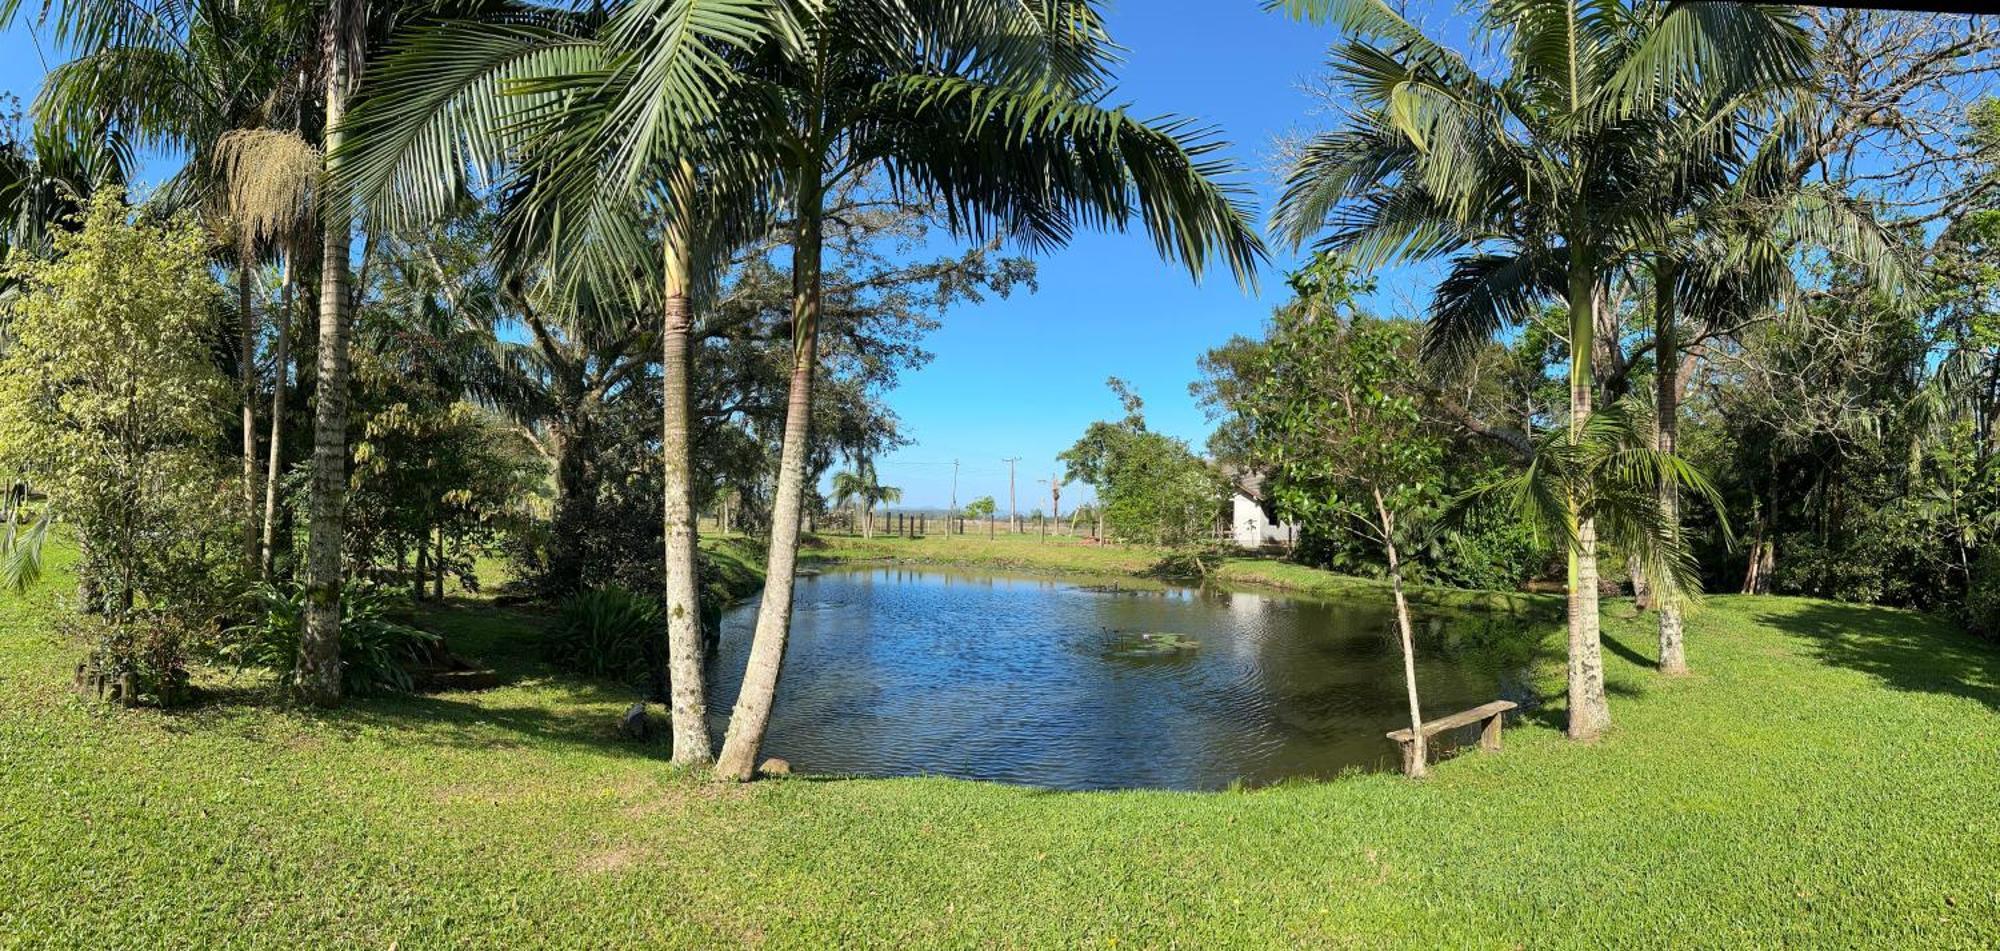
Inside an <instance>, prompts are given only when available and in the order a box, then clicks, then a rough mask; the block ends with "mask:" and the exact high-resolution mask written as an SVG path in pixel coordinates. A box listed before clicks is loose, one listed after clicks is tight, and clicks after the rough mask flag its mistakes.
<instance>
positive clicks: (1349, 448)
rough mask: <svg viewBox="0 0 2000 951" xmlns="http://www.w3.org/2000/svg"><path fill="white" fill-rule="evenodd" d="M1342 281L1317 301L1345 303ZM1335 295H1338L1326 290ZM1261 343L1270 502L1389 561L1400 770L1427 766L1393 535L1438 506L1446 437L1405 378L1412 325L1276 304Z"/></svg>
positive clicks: (1258, 425)
mask: <svg viewBox="0 0 2000 951" xmlns="http://www.w3.org/2000/svg"><path fill="white" fill-rule="evenodd" d="M1353 290H1354V287H1353V286H1352V285H1350V284H1347V283H1346V282H1345V281H1344V280H1342V281H1339V282H1338V286H1337V289H1334V290H1333V292H1332V293H1329V294H1327V295H1326V296H1325V297H1324V298H1323V299H1322V300H1323V303H1324V304H1328V305H1338V306H1345V305H1346V304H1348V303H1349V302H1350V301H1351V299H1352V298H1351V295H1352V291H1353ZM1336 295H1337V296H1336ZM1279 321H1280V325H1279V326H1278V327H1276V328H1274V331H1273V333H1272V335H1271V343H1270V344H1269V345H1268V346H1267V347H1265V348H1264V349H1263V352H1262V354H1261V360H1260V362H1259V369H1260V370H1261V371H1262V372H1261V374H1260V377H1261V380H1262V383H1261V384H1260V386H1259V388H1258V390H1259V391H1258V393H1257V394H1256V396H1255V398H1254V400H1255V405H1256V406H1257V408H1258V409H1257V415H1256V417H1255V420H1254V422H1255V433H1256V435H1255V439H1256V441H1257V443H1258V446H1259V448H1260V450H1261V451H1260V452H1259V453H1258V455H1259V456H1260V457H1261V458H1264V459H1268V460H1270V462H1271V464H1272V471H1271V477H1272V482H1273V485H1274V486H1275V490H1274V496H1275V498H1274V501H1275V502H1276V503H1277V508H1278V510H1279V511H1280V512H1281V513H1284V514H1285V515H1286V516H1287V517H1288V518H1296V519H1303V520H1311V521H1314V522H1319V523H1322V524H1323V523H1327V522H1336V523H1338V524H1340V525H1341V526H1342V527H1343V528H1345V529H1346V530H1348V531H1351V532H1354V533H1355V534H1357V535H1359V536H1361V537H1362V538H1365V539H1367V540H1368V541H1369V542H1370V543H1371V544H1374V545H1378V546H1380V548H1381V551H1382V554H1383V555H1384V557H1386V558H1387V560H1388V563H1389V581H1390V590H1391V591H1392V592H1393V594H1394V598H1395V605H1396V627H1397V630H1398V632H1399V633H1400V634H1401V637H1402V647H1403V678H1404V686H1405V688H1406V692H1407V693H1408V696H1409V707H1410V733H1411V737H1412V739H1411V743H1412V751H1411V757H1410V759H1409V760H1408V762H1407V763H1406V769H1407V771H1408V772H1409V774H1410V775H1411V776H1422V775H1424V773H1425V772H1426V770H1427V768H1428V766H1427V759H1426V757H1427V756H1428V753H1427V750H1426V749H1425V747H1426V742H1425V737H1424V732H1423V722H1424V718H1423V714H1422V711H1421V709H1420V707H1419V704H1418V699H1417V667H1416V649H1415V644H1414V635H1413V634H1412V632H1411V627H1410V609H1409V604H1408V602H1407V601H1406V600H1405V598H1404V595H1403V561H1402V558H1401V556H1400V554H1399V551H1398V545H1399V542H1401V543H1404V544H1407V542H1408V540H1409V538H1410V532H1411V530H1412V529H1413V528H1414V527H1416V523H1417V522H1418V521H1419V520H1420V519H1423V518H1425V517H1430V516H1434V515H1435V514H1436V512H1437V510H1438V508H1439V507H1440V503H1441V501H1442V499H1440V497H1439V489H1440V484H1439V481H1438V474H1439V469H1440V468H1441V461H1442V457H1443V456H1444V453H1445V451H1446V445H1447V441H1446V439H1445V438H1444V436H1443V434H1442V433H1441V432H1439V430H1438V428H1437V427H1435V426H1434V425H1432V424H1431V423H1430V421H1429V420H1428V419H1426V417H1425V414H1424V413H1423V411H1422V409H1421V401H1422V400H1423V394H1422V393H1421V392H1420V391H1418V390H1417V389H1416V388H1415V387H1413V386H1412V385H1411V384H1410V382H1409V371H1408V364H1407V363H1406V360H1405V358H1406V355H1407V354H1408V353H1409V351H1410V346H1409V344H1410V343H1412V342H1413V341H1414V339H1415V337H1416V333H1415V330H1416V328H1415V327H1414V325H1409V324H1396V323H1384V322H1377V321H1370V320H1360V319H1354V318H1353V317H1352V315H1349V314H1343V313H1341V312H1340V311H1339V310H1337V309H1336V308H1335V306H1317V307H1311V308H1294V309H1291V310H1288V311H1283V312H1281V315H1280V317H1279Z"/></svg>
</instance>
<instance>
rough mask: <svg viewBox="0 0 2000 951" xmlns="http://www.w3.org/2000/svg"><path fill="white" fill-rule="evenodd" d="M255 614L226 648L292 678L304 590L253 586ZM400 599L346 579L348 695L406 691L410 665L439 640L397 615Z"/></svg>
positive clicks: (344, 680)
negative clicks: (399, 618) (254, 587)
mask: <svg viewBox="0 0 2000 951" xmlns="http://www.w3.org/2000/svg"><path fill="white" fill-rule="evenodd" d="M253 596H254V598H255V605H254V610H255V612H256V613H255V616H254V617H253V619H252V620H250V621H249V622H247V623H245V624H242V625H239V626H237V627H235V628H232V629H231V630H230V631H229V632H228V634H227V636H228V639H229V645H228V651H229V653H230V654H232V655H233V656H234V657H235V659H236V662H237V663H238V664H242V665H245V666H257V667H265V668H269V669H271V670H273V671H276V672H277V674H278V679H279V680H280V682H282V683H286V684H290V683H293V682H294V681H295V680H296V679H297V675H298V663H299V639H300V638H301V637H302V636H303V634H304V632H305V614H306V600H305V599H306V594H305V591H304V589H303V588H302V587H300V586H296V585H286V586H279V585H270V584H262V585H258V586H257V587H256V589H255V590H254V591H253ZM403 610H404V607H403V603H402V602H401V601H400V600H399V599H398V598H397V596H396V595H395V594H393V593H391V592H389V591H387V590H384V589H381V588H376V587H371V586H368V585H364V584H361V583H359V582H355V581H351V580H350V581H349V583H348V584H347V586H346V588H345V589H344V590H343V591H342V593H341V596H340V683H341V691H342V692H343V694H345V695H347V696H370V695H375V694H386V693H408V692H410V689H411V680H410V668H411V666H413V665H415V664H417V663H420V662H422V661H423V660H424V659H425V658H426V657H427V656H428V654H429V652H430V651H432V650H433V649H435V648H436V646H437V645H438V644H439V638H438V636H437V635H436V634H432V633H430V632H429V631H425V630H423V629H421V628H418V627H416V626H414V625H412V624H408V623H405V622H404V621H401V620H398V616H399V615H400V614H401V613H402V611H403Z"/></svg>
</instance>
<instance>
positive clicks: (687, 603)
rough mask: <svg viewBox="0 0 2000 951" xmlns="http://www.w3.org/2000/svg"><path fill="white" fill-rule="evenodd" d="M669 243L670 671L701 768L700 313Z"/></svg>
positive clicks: (681, 740)
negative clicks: (692, 411)
mask: <svg viewBox="0 0 2000 951" xmlns="http://www.w3.org/2000/svg"><path fill="white" fill-rule="evenodd" d="M667 243H668V247H669V253H668V259H667V286H666V307H665V312H664V313H663V314H662V328H661V334H660V343H661V353H660V366H661V373H660V385H661V388H662V392H661V400H660V402H661V405H662V407H663V414H662V415H663V419H662V420H661V427H660V432H661V437H660V455H661V459H662V462H663V469H664V472H665V476H664V482H665V488H666V513H665V517H666V538H667V566H666V567H667V672H668V682H669V684H670V689H671V691H672V700H673V729H674V765H676V766H700V765H703V764H706V763H708V762H709V761H710V760H712V759H714V753H713V751H712V750H711V749H710V745H709V737H708V696H707V691H706V684H705V683H704V681H703V677H702V670H701V660H702V656H701V655H702V649H701V647H702V640H701V586H700V585H699V584H698V583H697V582H698V579H697V578H696V576H695V545H696V539H695V523H694V519H695V514H694V461H693V458H692V453H691V450H690V442H691V440H690V439H689V425H690V424H689V404H690V402H691V401H690V399H689V392H690V380H689V378H688V377H689V373H690V371H691V370H692V367H693V364H694V361H693V359H692V348H693V345H694V313H693V309H692V308H691V307H690V306H689V303H688V270H689V266H690V261H689V256H688V248H687V243H686V241H685V240H674V239H672V238H670V239H669V240H668V242H667ZM787 445H790V444H789V443H787Z"/></svg>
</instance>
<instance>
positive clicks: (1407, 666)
mask: <svg viewBox="0 0 2000 951" xmlns="http://www.w3.org/2000/svg"><path fill="white" fill-rule="evenodd" d="M1374 491H1375V515H1376V517H1377V518H1379V519H1380V520H1381V524H1382V546H1383V550H1384V551H1385V552H1386V553H1387V554H1388V556H1389V588H1390V590H1391V591H1392V592H1394V593H1395V596H1396V629H1397V631H1398V632H1399V633H1401V634H1402V636H1403V685H1404V687H1405V688H1407V689H1408V692H1409V695H1410V758H1409V760H1408V761H1406V762H1405V763H1404V764H1403V772H1404V774H1405V775H1408V776H1410V777H1411V778H1413V779H1414V778H1418V777H1421V776H1423V775H1425V774H1426V773H1429V772H1430V750H1429V749H1428V747H1429V745H1430V744H1429V743H1428V742H1426V741H1425V738H1424V714H1423V710H1422V709H1421V708H1419V707H1418V705H1417V648H1416V637H1415V636H1414V635H1413V634H1412V633H1411V632H1410V603H1409V601H1407V600H1405V599H1404V597H1403V563H1402V560H1401V559H1400V558H1398V557H1397V554H1396V518H1395V516H1393V515H1390V514H1389V506H1388V504H1387V503H1386V502H1384V501H1383V500H1382V490H1381V489H1376V490H1374Z"/></svg>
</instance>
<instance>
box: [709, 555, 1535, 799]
mask: <svg viewBox="0 0 2000 951" xmlns="http://www.w3.org/2000/svg"><path fill="white" fill-rule="evenodd" d="M797 598H798V600H797V612H796V616H795V620H794V622H793V625H792V638H791V646H790V649H789V652H788V653H787V656H786V660H785V670H786V675H785V679H784V680H783V682H782V683H781V684H780V686H779V690H778V703H777V709H776V710H775V711H774V713H773V716H772V720H771V729H770V734H769V741H768V743H767V744H766V746H765V749H766V751H767V752H768V754H769V755H772V756H781V757H784V758H785V759H787V760H789V761H791V763H792V765H793V767H794V768H795V769H798V770H800V771H803V772H812V773H837V774H853V775H863V776H913V775H945V776H956V777H961V778H966V779H987V780H996V781H1000V782H1009V783H1025V784H1030V785H1036V786H1048V787H1054V788H1061V789H1118V788H1133V787H1149V788H1166V789H1218V788H1223V787H1226V786H1228V785H1230V784H1231V783H1233V782H1239V781H1240V782H1242V783H1245V784H1249V785H1261V784H1266V783H1271V782H1275V781H1278V780H1281V779H1286V778H1290V777H1296V776H1307V777H1323V776H1331V775H1333V774H1336V773H1338V772H1340V771H1341V770H1343V769H1347V768H1356V767H1358V768H1362V769H1384V768H1393V766H1394V760H1395V755H1394V754H1395V750H1394V749H1393V747H1392V746H1391V745H1390V743H1389V741H1388V740H1387V739H1385V738H1384V737H1383V733H1385V732H1386V731H1389V730H1393V729H1396V728H1398V727H1401V726H1408V725H1409V720H1408V713H1407V712H1406V708H1405V707H1404V706H1403V703H1404V700H1403V685H1402V659H1401V656H1400V654H1399V653H1398V651H1397V648H1396V641H1395V638H1394V622H1393V617H1392V615H1391V614H1390V612H1389V607H1388V603H1387V601H1386V600H1383V601H1380V602H1377V601H1374V600H1367V599H1357V600H1343V601H1339V602H1327V601H1315V600H1306V599H1297V598H1289V597H1281V596H1276V595H1268V594H1252V593H1246V592H1240V591H1215V590H1188V589H1177V590H1168V591H1164V592H1147V591H1138V592H1134V591H1107V590H1103V589H1094V588H1086V587H1084V586H1080V585H1077V584H1073V583H1066V582H1060V581H1050V580H1046V579H1035V578H1024V577H1015V576H1008V575H996V574H992V573H985V572H966V571H957V570H951V569H910V568H880V569H858V570H850V571H836V572H829V573H826V574H822V575H818V576H816V577H809V578H801V579H800V580H799V586H798V595H797ZM755 615H756V610H755V607H754V605H745V606H742V607H739V608H737V609H735V610H733V611H732V612H731V613H730V614H729V616H728V617H727V618H726V620H725V621H724V624H723V634H722V645H721V651H720V656H719V658H718V660H719V663H718V664H717V665H716V667H715V668H714V675H715V677H716V678H717V680H716V683H715V684H714V694H713V709H714V710H716V711H717V713H718V715H726V713H727V711H728V710H729V708H730V706H731V705H732V704H733V703H734V702H735V698H736V692H737V688H738V685H739V681H740V679H741V675H742V670H743V661H744V655H745V653H746V652H747V651H748V649H749V643H750V633H751V628H752V626H753V624H754V620H755ZM1495 630H1496V629H1495V628H1494V626H1493V624H1491V623H1490V622H1480V621H1465V620H1453V621H1442V620H1437V619H1430V620H1428V621H1426V620H1425V619H1420V621H1419V641H1420V643H1419V648H1418V651H1419V653H1418V664H1417V682H1418V685H1419V687H1420V688H1421V690H1422V691H1423V699H1424V703H1425V711H1426V716H1441V715H1443V714H1446V713H1450V712H1453V711H1456V710H1461V709H1464V708H1467V707H1471V706H1476V705H1478V704H1480V703H1484V702H1486V701H1488V700H1492V699H1494V698H1495V697H1499V696H1505V697H1507V698H1508V699H1514V700H1529V699H1532V698H1529V697H1525V696H1522V695H1521V692H1522V690H1523V689H1524V688H1523V687H1522V681H1523V678H1522V677H1520V676H1519V675H1518V673H1517V672H1516V668H1517V666H1518V665H1519V664H1520V663H1522V657H1521V656H1520V652H1519V651H1518V650H1515V651H1499V650H1493V649H1488V648H1485V647H1473V646H1470V645H1471V644H1472V643H1473V642H1478V643H1479V644H1482V645H1483V644H1489V643H1492V642H1494V641H1496V640H1501V641H1511V642H1512V643H1513V644H1515V645H1519V644H1520V643H1523V639H1522V635H1521V634H1520V633H1519V632H1518V631H1515V632H1512V633H1502V634H1501V635H1499V636H1498V637H1496V636H1495ZM1147 635H1151V636H1150V637H1148V636H1147ZM1502 654H1510V655H1511V657H1509V659H1505V660H1503V659H1500V656H1501V655H1502ZM719 732H720V725H719V724H718V735H719Z"/></svg>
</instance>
